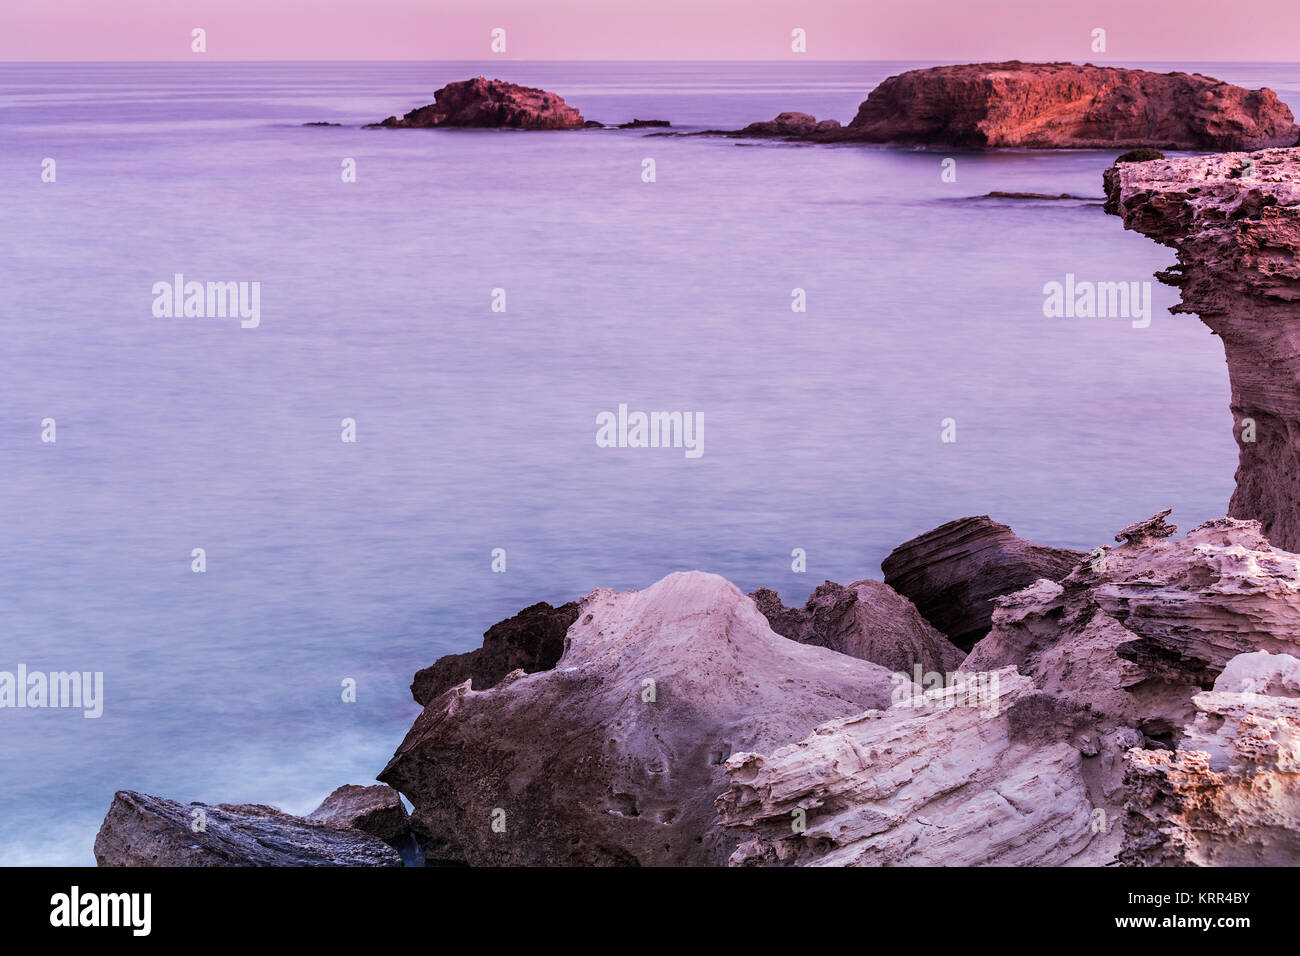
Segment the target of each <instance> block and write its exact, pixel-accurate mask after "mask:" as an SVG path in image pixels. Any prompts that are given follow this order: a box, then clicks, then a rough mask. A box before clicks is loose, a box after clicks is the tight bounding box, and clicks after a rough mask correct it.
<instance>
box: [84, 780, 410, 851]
mask: <svg viewBox="0 0 1300 956" xmlns="http://www.w3.org/2000/svg"><path fill="white" fill-rule="evenodd" d="M95 860H96V862H97V863H98V864H99V865H100V866H401V865H402V858H401V857H400V856H399V855H398V853H397V851H395V850H394V849H393V848H392V847H390V846H388V845H387V844H386V843H384V841H383V840H380V839H379V838H378V837H375V836H371V835H370V834H369V833H364V832H362V831H361V830H356V829H350V828H342V827H337V826H329V825H327V824H325V823H320V822H316V821H313V820H308V819H305V818H303V817H295V816H291V815H289V814H287V813H283V812H281V811H279V810H277V809H275V808H274V807H264V806H260V805H257V804H240V805H231V804H225V803H223V804H218V805H216V806H207V805H204V804H198V803H190V804H185V803H178V802H176V801H175V800H167V799H165V798H163V797H151V796H149V795H148V794H143V793H135V792H133V791H130V790H119V791H118V792H117V793H116V794H115V795H114V797H113V804H112V806H110V807H109V809H108V814H107V816H105V817H104V823H103V825H102V826H101V827H100V828H99V835H98V836H96V837H95Z"/></svg>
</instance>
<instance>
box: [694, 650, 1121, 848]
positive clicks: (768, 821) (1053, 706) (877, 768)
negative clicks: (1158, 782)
mask: <svg viewBox="0 0 1300 956" xmlns="http://www.w3.org/2000/svg"><path fill="white" fill-rule="evenodd" d="M980 681H981V683H980V684H979V685H978V686H979V688H980V689H979V691H978V692H975V693H973V692H972V691H971V689H970V688H962V689H958V690H957V692H956V693H953V692H951V691H950V692H947V693H945V692H943V691H937V692H932V693H927V694H926V695H924V697H923V698H922V699H920V700H917V701H915V705H914V706H894V707H891V708H890V709H889V710H884V711H880V710H873V711H868V712H866V713H863V714H859V715H855V716H853V717H849V718H846V719H841V720H835V721H831V722H829V723H826V724H824V725H822V726H820V727H818V728H817V729H816V730H815V731H813V733H812V734H811V735H810V736H808V737H807V738H805V739H804V740H801V741H799V742H798V743H795V744H791V745H788V746H786V747H781V748H778V749H777V750H775V751H773V752H770V753H769V754H768V755H766V756H765V755H763V753H738V754H735V755H733V756H732V757H731V758H730V759H729V760H728V761H727V763H726V771H727V776H728V778H729V780H730V786H729V787H728V789H727V791H726V792H725V793H723V794H722V795H721V796H720V797H719V798H718V807H719V809H720V810H721V812H722V817H723V822H724V824H725V825H726V826H727V827H728V828H729V829H732V830H733V831H735V832H736V833H737V834H738V835H739V836H740V837H741V838H742V842H741V843H740V845H739V846H738V847H737V849H736V852H735V854H734V855H733V856H732V857H731V860H730V862H731V863H732V865H737V866H743V865H795V866H978V865H1004V866H1050V865H1060V864H1065V863H1076V864H1078V863H1092V864H1101V863H1104V862H1106V860H1108V859H1110V858H1111V857H1112V856H1113V855H1114V849H1115V846H1114V845H1115V843H1116V842H1117V837H1116V836H1115V834H1114V833H1110V834H1108V833H1107V832H1106V828H1104V827H1098V826H1095V825H1094V820H1095V819H1096V817H1095V815H1094V808H1093V805H1092V803H1091V802H1090V800H1089V794H1088V787H1087V784H1086V782H1085V779H1084V773H1083V767H1082V764H1083V756H1082V754H1081V752H1080V749H1079V745H1078V741H1077V740H1076V739H1074V737H1075V734H1074V731H1073V729H1072V726H1071V722H1070V721H1069V719H1068V717H1069V715H1068V714H1067V713H1064V712H1062V711H1061V707H1060V705H1059V703H1058V702H1055V701H1053V700H1051V699H1050V698H1045V697H1043V695H1040V694H1037V693H1036V692H1035V691H1034V687H1033V682H1032V681H1031V680H1029V679H1028V678H1026V677H1022V676H1020V675H1018V674H1017V673H1016V671H1015V668H1011V667H1008V668H1004V669H1002V670H999V671H997V672H995V673H992V674H985V675H980Z"/></svg>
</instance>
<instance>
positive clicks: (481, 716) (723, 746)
mask: <svg viewBox="0 0 1300 956" xmlns="http://www.w3.org/2000/svg"><path fill="white" fill-rule="evenodd" d="M894 684H895V682H893V681H891V675H890V673H889V671H887V670H885V669H884V668H883V667H880V666H878V665H876V664H871V663H869V662H867V661H862V660H856V659H854V658H851V657H846V656H844V655H842V654H836V653H834V652H832V651H828V650H825V649H824V648H820V647H811V646H806V645H802V644H798V643H796V642H794V641H791V640H788V639H786V638H784V637H781V636H780V635H778V634H776V633H775V632H773V631H772V629H771V628H770V627H769V626H768V623H767V620H766V619H765V618H764V617H763V615H762V613H761V612H760V611H759V610H758V608H757V606H755V604H754V602H753V601H752V600H751V599H750V598H748V597H746V596H745V595H744V594H742V593H741V592H740V591H739V590H738V589H737V588H736V587H735V586H733V585H732V584H730V583H729V582H727V581H726V580H724V579H723V578H720V577H718V576H717V575H713V574H705V573H702V572H698V571H695V572H689V573H678V574H671V575H669V576H668V577H666V578H664V579H663V580H661V581H659V582H658V583H656V584H655V585H653V586H652V587H649V588H647V589H646V590H644V591H633V592H626V593H622V594H615V593H614V592H612V591H609V590H598V591H594V592H592V593H591V594H590V595H588V596H587V597H586V598H584V599H583V601H582V603H581V608H580V612H579V618H578V620H577V621H576V622H575V623H574V624H573V625H572V626H571V627H570V628H569V629H568V634H567V637H566V641H565V647H564V654H563V656H562V657H561V658H560V660H559V662H558V663H557V664H556V666H555V667H554V668H552V669H550V670H545V671H539V672H537V673H533V674H524V673H523V672H522V671H516V672H514V673H512V674H509V675H507V676H506V678H505V679H504V680H502V681H500V682H499V683H498V684H497V685H496V686H495V687H492V688H489V689H486V690H482V691H476V690H473V689H472V688H471V686H470V683H469V682H468V681H467V682H465V683H463V684H460V685H459V686H457V687H454V688H452V689H451V690H449V691H447V692H446V693H444V694H442V695H441V696H440V697H438V698H437V699H435V700H433V701H431V702H430V703H429V705H428V706H426V707H425V709H424V711H423V713H421V715H420V716H419V718H418V719H417V720H416V722H415V724H414V726H412V728H411V730H410V732H409V733H408V734H407V736H406V739H405V740H404V741H403V742H402V744H401V746H400V747H399V748H398V750H397V752H396V753H395V754H394V756H393V758H392V760H391V761H390V762H389V764H388V766H387V767H386V768H385V769H384V771H383V773H381V774H380V775H379V778H380V780H382V781H384V782H385V783H388V784H391V785H392V786H394V787H396V788H397V789H398V790H400V791H401V792H402V793H403V794H404V795H405V796H406V797H407V798H408V799H409V800H410V801H411V803H412V804H413V805H414V808H415V809H414V813H413V815H412V825H413V826H414V828H415V830H416V836H417V838H418V839H419V840H420V843H421V846H423V847H424V848H425V852H426V854H427V855H428V857H429V858H430V860H433V861H441V860H463V861H465V862H468V863H470V864H472V865H490V864H549V865H565V864H568V865H574V864H587V865H591V864H597V865H600V864H631V865H635V864H641V865H654V864H714V865H721V864H723V863H725V861H726V860H727V858H728V856H730V854H731V852H732V851H733V850H734V849H735V839H734V838H733V837H732V836H731V835H730V834H729V833H728V832H726V831H724V830H722V829H721V828H720V827H719V826H717V809H716V807H715V806H714V803H713V801H714V798H715V797H716V796H717V795H718V794H719V793H720V792H721V791H722V790H723V789H725V787H726V779H725V773H724V770H723V763H724V762H725V761H726V759H727V758H728V757H729V756H730V755H731V754H732V753H733V752H734V751H741V750H758V751H770V750H773V749H776V748H777V747H779V746H781V745H782V744H785V743H789V742H792V741H795V740H799V739H801V738H803V737H804V736H806V735H807V734H808V733H809V731H811V730H812V729H813V727H815V726H817V725H818V724H820V723H823V722H825V721H826V720H829V719H832V718H835V717H842V716H847V715H850V714H857V713H861V712H862V711H864V710H867V709H870V708H878V707H884V706H887V705H888V703H889V699H890V693H891V687H892V686H894ZM908 686H912V685H911V684H910V683H909V684H908Z"/></svg>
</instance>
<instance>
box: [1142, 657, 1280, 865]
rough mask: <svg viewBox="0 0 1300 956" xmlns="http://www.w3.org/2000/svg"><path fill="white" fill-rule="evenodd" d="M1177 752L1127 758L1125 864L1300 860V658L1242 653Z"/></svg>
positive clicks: (1199, 703)
mask: <svg viewBox="0 0 1300 956" xmlns="http://www.w3.org/2000/svg"><path fill="white" fill-rule="evenodd" d="M1193 700H1194V702H1195V704H1196V709H1197V715H1196V719H1195V720H1194V722H1193V723H1192V724H1190V725H1189V726H1188V727H1187V729H1186V732H1185V733H1184V735H1183V742H1182V744H1181V745H1180V746H1179V748H1178V750H1177V751H1175V752H1173V753H1170V752H1169V751H1166V750H1154V751H1153V750H1132V751H1130V752H1129V753H1128V755H1127V773H1126V775H1125V783H1126V785H1127V789H1128V793H1129V800H1128V803H1127V805H1126V807H1125V809H1126V811H1127V814H1126V817H1125V821H1124V831H1125V837H1124V848H1123V851H1122V852H1121V854H1120V859H1121V861H1122V862H1124V863H1125V864H1127V865H1129V866H1295V865H1296V864H1297V862H1300V659H1298V658H1296V657H1293V656H1291V655H1288V654H1277V655H1272V654H1268V653H1265V652H1260V653H1254V654H1243V655H1241V656H1239V657H1235V658H1233V659H1232V661H1230V662H1229V663H1228V666H1227V667H1226V668H1225V669H1224V670H1223V672H1222V673H1221V674H1220V675H1219V677H1218V679H1217V680H1216V681H1215V683H1214V690H1213V691H1210V692H1207V693H1202V694H1197V695H1196V697H1195V698H1193Z"/></svg>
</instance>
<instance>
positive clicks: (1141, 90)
mask: <svg viewBox="0 0 1300 956" xmlns="http://www.w3.org/2000/svg"><path fill="white" fill-rule="evenodd" d="M823 135H825V136H826V137H827V138H832V139H837V140H845V139H850V140H857V141H862V142H871V143H899V144H907V145H925V146H957V147H971V148H980V147H1024V148H1038V149H1113V148H1117V147H1118V148H1128V147H1143V146H1146V147H1154V148H1157V149H1187V150H1200V149H1205V150H1237V149H1259V148H1262V147H1267V146H1294V145H1296V142H1297V140H1300V129H1297V127H1296V125H1295V122H1294V117H1293V116H1292V115H1291V111H1290V110H1289V109H1288V108H1287V107H1286V105H1285V104H1283V103H1282V102H1281V101H1280V100H1279V99H1278V98H1277V94H1276V93H1274V92H1273V91H1272V90H1268V89H1263V90H1246V89H1242V88H1241V87H1239V86H1233V85H1231V84H1229V83H1224V82H1222V81H1220V80H1216V79H1212V78H1210V77H1207V76H1202V75H1200V74H1199V73H1192V74H1188V73H1152V72H1148V71H1146V70H1129V69H1121V68H1118V67H1102V66H1092V65H1091V64H1085V65H1083V66H1078V65H1076V64H1073V63H1021V62H1019V61H1011V62H1008V63H972V64H965V65H961V66H936V67H931V68H929V69H922V70H910V71H908V72H906V73H901V74H899V75H897V76H891V77H889V78H888V79H887V80H885V81H884V82H883V83H881V84H880V85H879V86H877V87H876V88H875V89H874V90H872V91H871V93H870V95H868V97H867V99H866V101H865V102H863V103H862V105H861V106H860V107H859V108H858V113H857V115H856V116H855V117H854V118H853V120H852V121H851V122H850V123H849V125H848V126H846V127H844V128H843V129H842V130H839V131H831V132H829V133H827V134H823Z"/></svg>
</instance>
